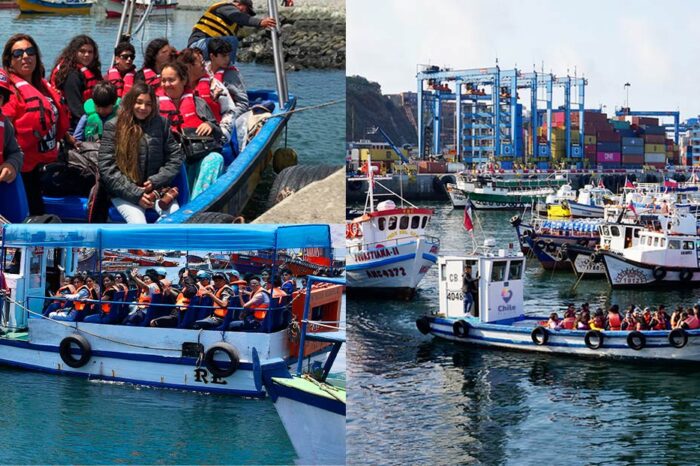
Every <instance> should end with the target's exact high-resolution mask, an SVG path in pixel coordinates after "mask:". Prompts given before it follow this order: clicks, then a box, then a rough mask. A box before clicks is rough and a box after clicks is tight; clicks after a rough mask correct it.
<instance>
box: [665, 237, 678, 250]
mask: <svg viewBox="0 0 700 466" xmlns="http://www.w3.org/2000/svg"><path fill="white" fill-rule="evenodd" d="M668 248H669V249H680V248H681V242H680V241H679V240H677V239H670V240H668Z"/></svg>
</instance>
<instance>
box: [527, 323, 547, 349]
mask: <svg viewBox="0 0 700 466" xmlns="http://www.w3.org/2000/svg"><path fill="white" fill-rule="evenodd" d="M530 338H531V339H532V342H533V343H534V344H536V345H537V346H543V345H546V344H547V341H549V331H548V330H547V329H546V328H544V327H542V326H541V325H538V326H537V327H535V328H533V329H532V332H530Z"/></svg>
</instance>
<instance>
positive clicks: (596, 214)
mask: <svg viewBox="0 0 700 466" xmlns="http://www.w3.org/2000/svg"><path fill="white" fill-rule="evenodd" d="M568 204H569V211H570V212H571V216H572V217H574V218H603V215H604V212H605V209H604V208H603V207H599V206H595V205H586V204H580V203H578V202H574V201H568Z"/></svg>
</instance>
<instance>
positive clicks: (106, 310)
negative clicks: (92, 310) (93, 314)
mask: <svg viewBox="0 0 700 466" xmlns="http://www.w3.org/2000/svg"><path fill="white" fill-rule="evenodd" d="M110 288H111V289H113V290H114V291H115V292H117V291H121V289H120V287H119V285H112V286H111V287H110ZM106 292H107V290H105V293H106ZM101 309H102V312H103V313H104V314H109V311H111V310H112V305H111V304H110V303H102V306H101Z"/></svg>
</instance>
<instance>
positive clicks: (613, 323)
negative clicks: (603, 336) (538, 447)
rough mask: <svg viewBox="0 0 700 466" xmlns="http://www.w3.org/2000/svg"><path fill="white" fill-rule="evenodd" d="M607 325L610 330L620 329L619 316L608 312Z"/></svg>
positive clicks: (620, 321)
mask: <svg viewBox="0 0 700 466" xmlns="http://www.w3.org/2000/svg"><path fill="white" fill-rule="evenodd" d="M608 325H609V326H610V330H620V329H622V319H620V314H615V313H612V312H608Z"/></svg>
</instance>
